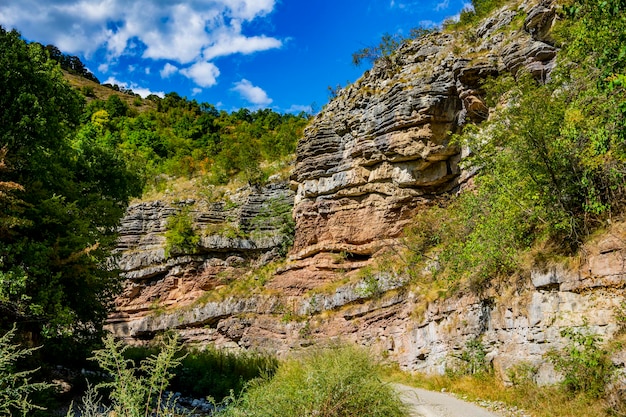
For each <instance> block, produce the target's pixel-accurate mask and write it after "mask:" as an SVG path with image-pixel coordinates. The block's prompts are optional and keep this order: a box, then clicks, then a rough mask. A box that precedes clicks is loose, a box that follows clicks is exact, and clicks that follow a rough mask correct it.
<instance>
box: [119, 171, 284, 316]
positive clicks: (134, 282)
mask: <svg viewBox="0 0 626 417" xmlns="http://www.w3.org/2000/svg"><path fill="white" fill-rule="evenodd" d="M293 197H294V196H293V192H291V191H290V190H289V188H288V186H287V184H286V183H274V184H269V185H268V186H266V187H263V188H255V187H245V188H242V189H240V190H237V192H235V193H233V194H231V195H227V196H224V197H223V198H222V200H221V201H217V202H206V201H197V202H196V201H195V200H191V199H190V200H183V201H178V202H175V203H166V202H164V201H149V202H142V203H138V204H134V205H132V206H130V207H129V208H128V210H127V213H126V216H125V217H124V218H123V220H122V222H121V225H120V229H119V233H120V237H119V244H118V249H117V251H118V253H117V257H116V261H117V264H118V267H119V269H120V270H121V275H122V277H123V278H124V279H125V289H124V292H123V294H122V295H121V296H120V297H118V298H117V300H116V310H115V313H114V314H112V315H111V316H110V318H109V323H110V325H113V326H114V325H115V323H125V322H127V321H129V320H132V319H133V318H137V317H141V318H143V317H145V316H146V315H149V314H151V313H153V312H154V311H157V310H162V309H164V308H167V307H169V306H176V307H182V306H185V305H187V304H190V303H193V302H195V301H196V300H197V299H198V298H199V297H201V296H202V295H203V294H205V293H206V292H207V291H211V290H213V289H215V288H216V287H217V286H220V285H223V284H225V280H228V279H230V277H233V276H237V275H242V274H244V273H245V272H246V271H249V270H250V269H251V268H252V267H255V266H259V265H262V264H265V263H267V262H269V261H270V260H272V259H274V258H276V257H278V256H280V255H281V253H280V252H281V249H282V247H283V246H284V245H286V243H287V242H286V240H287V239H291V237H290V236H289V234H288V233H287V234H286V233H285V231H284V229H285V224H284V219H285V215H286V216H287V218H289V216H290V212H291V207H292V205H293ZM183 212H184V213H185V215H186V216H189V217H190V219H191V221H192V223H193V230H194V233H195V235H196V236H197V240H198V244H197V245H195V246H194V247H193V248H186V249H187V250H181V249H177V248H175V247H173V248H171V250H169V251H168V250H167V246H168V245H167V239H166V231H167V229H168V222H169V221H170V219H171V218H172V217H173V216H176V215H179V214H180V213H183ZM189 249H192V250H189ZM167 252H170V253H169V254H168V253H167Z"/></svg>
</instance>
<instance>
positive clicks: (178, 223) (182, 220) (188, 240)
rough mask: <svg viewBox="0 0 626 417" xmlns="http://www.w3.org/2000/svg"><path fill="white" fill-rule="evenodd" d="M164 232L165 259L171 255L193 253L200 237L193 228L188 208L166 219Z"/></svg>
mask: <svg viewBox="0 0 626 417" xmlns="http://www.w3.org/2000/svg"><path fill="white" fill-rule="evenodd" d="M166 229H167V230H166V232H165V257H166V258H169V257H170V256H171V255H172V253H194V252H195V251H196V249H197V245H198V242H200V236H198V234H197V233H196V231H195V229H194V228H193V219H192V217H191V214H190V213H189V209H188V208H184V209H182V210H181V211H180V212H178V213H177V214H175V215H174V216H172V217H170V218H169V219H167V224H166Z"/></svg>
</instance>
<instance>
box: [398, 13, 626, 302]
mask: <svg viewBox="0 0 626 417" xmlns="http://www.w3.org/2000/svg"><path fill="white" fill-rule="evenodd" d="M592 3H593V4H592ZM618 3H619V2H608V3H606V4H605V5H603V6H602V7H599V8H598V7H595V6H594V5H595V3H594V2H587V1H573V2H571V5H570V6H568V7H569V8H568V9H567V7H566V9H567V10H570V12H569V13H570V15H568V16H569V17H568V18H567V19H566V20H565V21H564V22H563V24H562V25H561V26H560V27H559V28H558V30H557V32H558V34H559V38H560V39H561V42H562V43H563V45H562V51H561V54H560V58H559V59H560V62H559V65H558V66H557V68H556V69H555V70H554V71H553V72H552V74H551V80H550V82H548V83H544V81H545V80H535V79H533V77H531V76H530V75H529V74H524V73H519V74H517V78H513V77H512V76H507V75H504V76H501V77H500V78H498V79H493V80H489V81H488V82H486V83H485V84H484V86H483V88H484V90H485V91H486V99H487V103H488V104H489V106H490V107H491V108H492V109H493V108H495V109H496V111H494V112H492V114H491V116H490V118H489V120H488V121H486V122H483V124H482V125H481V126H480V127H478V126H475V125H467V126H465V128H464V130H463V132H462V133H460V134H458V135H456V136H455V137H454V138H453V140H455V141H456V142H457V143H458V144H459V145H460V146H463V147H466V148H467V149H469V150H470V151H471V155H470V157H469V158H467V159H466V160H465V161H464V163H465V164H467V166H466V168H468V169H477V170H478V172H477V175H476V176H475V178H474V186H473V189H472V190H471V191H468V192H465V193H463V194H462V195H461V196H460V197H459V198H457V199H454V200H452V201H451V202H449V203H446V204H444V203H442V206H441V207H440V206H435V207H431V208H428V209H426V210H424V211H423V212H421V213H419V214H418V216H417V217H416V219H415V222H414V224H413V226H411V227H410V228H409V229H408V230H407V232H406V238H405V243H406V247H407V248H408V249H409V252H411V253H412V255H411V256H410V257H409V259H407V262H408V265H409V266H413V265H417V264H419V263H420V262H423V261H424V260H425V259H427V258H428V257H430V258H433V259H436V261H437V262H436V263H434V265H436V268H435V269H434V277H435V279H440V280H446V281H448V282H449V283H450V284H451V287H452V288H455V287H456V288H458V287H460V286H466V287H469V288H471V289H473V290H475V291H480V290H482V289H484V288H486V287H487V286H488V285H489V283H490V282H491V281H492V280H493V279H496V278H498V277H504V276H510V275H511V274H512V273H514V272H515V271H516V270H519V268H520V267H521V266H522V261H521V259H523V258H524V254H525V253H526V252H528V251H529V249H531V248H532V247H533V245H534V244H536V243H537V242H547V243H548V244H549V245H550V246H551V247H553V248H555V251H558V252H560V253H573V252H575V251H576V250H577V249H578V248H579V247H580V245H581V244H582V243H583V242H584V241H585V239H586V238H587V237H588V236H589V235H590V234H591V233H592V232H593V231H594V230H597V229H598V228H599V227H602V226H603V225H604V224H605V222H606V221H607V220H608V219H610V218H611V217H613V216H615V215H619V213H620V212H621V210H622V208H623V207H624V203H625V201H626V200H625V196H626V194H625V191H626V189H625V187H624V184H625V183H626V181H625V179H626V129H625V127H626V90H625V89H624V87H623V86H622V85H621V84H619V82H616V80H617V79H619V78H620V76H621V75H623V71H624V68H625V67H626V53H625V56H624V57H622V56H621V46H620V45H618V44H617V43H615V42H613V41H608V38H609V37H615V36H617V37H618V38H619V36H626V30H624V29H623V26H624V25H623V24H622V23H621V22H622V21H623V18H624V17H623V14H622V13H615V10H616V9H615V7H618ZM603 4H604V3H603ZM619 4H621V3H619ZM494 5H495V3H485V5H484V7H485V9H479V8H477V9H476V10H477V11H479V10H487V9H489V8H490V7H495V6H494ZM475 6H476V7H477V6H478V5H476V4H475ZM487 6H488V7H487ZM477 13H478V12H477ZM481 13H483V12H481ZM485 13H486V12H485ZM566 17H567V16H566ZM609 28H619V29H615V30H617V31H618V32H619V33H621V34H622V35H619V34H617V35H616V33H614V32H612V31H611V30H612V29H609Z"/></svg>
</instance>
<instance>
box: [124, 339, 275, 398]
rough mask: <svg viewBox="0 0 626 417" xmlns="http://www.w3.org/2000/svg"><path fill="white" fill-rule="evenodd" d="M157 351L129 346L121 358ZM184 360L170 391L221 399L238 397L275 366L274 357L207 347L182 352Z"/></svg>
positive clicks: (273, 370) (197, 396)
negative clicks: (233, 395) (234, 395)
mask: <svg viewBox="0 0 626 417" xmlns="http://www.w3.org/2000/svg"><path fill="white" fill-rule="evenodd" d="M160 350H161V349H160V348H148V349H147V348H136V347H130V348H128V349H127V350H125V352H124V357H125V358H127V359H131V360H133V361H134V362H139V361H142V360H144V359H145V358H146V357H148V356H150V355H157V354H158V353H159V352H160ZM181 353H183V354H184V357H183V358H182V360H181V363H180V366H179V367H178V368H177V371H176V375H175V376H174V377H173V378H172V379H171V386H170V389H171V390H172V391H176V392H181V393H183V394H184V395H188V396H192V397H194V398H205V397H207V396H210V397H212V398H215V399H218V400H220V401H221V400H222V399H224V398H226V397H228V396H229V395H231V393H233V392H234V393H235V394H239V393H240V392H241V391H242V390H243V388H244V386H245V384H246V383H247V382H248V381H250V380H252V379H254V378H258V377H260V376H261V375H273V374H274V372H275V371H276V368H277V366H278V361H277V359H276V358H275V357H273V356H270V355H267V354H262V353H256V352H247V351H246V352H230V351H224V350H218V349H215V348H213V347H211V346H208V347H207V348H205V349H203V350H197V349H183V350H182V351H181Z"/></svg>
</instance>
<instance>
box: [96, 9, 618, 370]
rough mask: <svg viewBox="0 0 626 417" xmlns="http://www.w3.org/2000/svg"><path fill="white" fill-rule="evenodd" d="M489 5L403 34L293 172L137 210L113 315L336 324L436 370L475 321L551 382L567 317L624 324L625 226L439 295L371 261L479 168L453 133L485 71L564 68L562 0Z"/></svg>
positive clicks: (258, 343)
mask: <svg viewBox="0 0 626 417" xmlns="http://www.w3.org/2000/svg"><path fill="white" fill-rule="evenodd" d="M493 16H494V17H492V18H490V19H487V20H486V21H484V22H483V23H482V24H481V25H479V26H478V28H477V29H475V30H473V31H471V32H466V33H464V34H452V33H433V34H429V35H428V36H426V37H423V38H420V39H417V40H415V41H412V42H407V43H405V44H404V45H402V47H401V48H400V49H399V50H398V51H397V52H396V53H395V54H393V55H392V56H390V57H387V58H383V59H380V60H379V61H378V62H377V63H376V64H375V65H374V67H373V68H372V69H371V70H369V71H367V72H366V73H365V74H364V75H363V76H362V77H361V78H360V79H359V80H357V81H356V82H355V83H354V84H352V85H349V86H347V87H346V88H344V89H343V90H341V91H340V92H339V93H338V95H337V97H336V98H334V99H333V100H332V101H331V102H330V103H329V104H328V105H327V106H326V107H325V109H324V110H323V111H322V112H320V114H319V115H317V116H316V117H315V119H314V120H313V121H312V122H311V123H310V124H309V126H308V127H307V129H306V130H305V134H304V137H303V138H302V139H301V140H300V142H299V145H298V149H297V157H296V161H295V166H294V169H293V172H292V174H291V181H290V183H289V184H287V183H285V182H281V181H278V180H277V181H275V182H273V183H270V184H269V185H267V186H266V187H264V188H254V187H252V188H250V187H248V188H244V189H241V190H238V191H237V192H235V193H233V194H231V195H227V196H223V198H222V199H221V201H219V202H216V201H214V202H207V201H182V202H178V203H176V204H173V203H165V202H161V201H155V202H148V203H141V204H137V205H134V206H132V207H130V208H129V211H128V213H127V216H126V218H125V219H124V220H123V222H122V226H121V238H120V245H119V255H120V262H119V265H120V267H121V269H122V271H123V276H124V277H125V278H126V281H125V282H126V289H125V292H124V294H123V295H122V296H121V297H119V298H118V300H117V308H116V312H115V313H114V314H113V315H112V316H111V317H110V320H109V324H108V326H109V329H110V330H112V331H113V332H114V333H115V334H116V335H117V336H118V337H120V338H124V339H126V340H129V341H134V342H138V341H142V340H149V339H151V338H152V337H153V336H154V335H155V334H156V333H158V332H160V331H163V330H166V329H175V330H176V331H177V332H178V333H180V334H181V336H182V337H183V339H184V340H187V341H189V342H195V343H200V344H207V343H211V344H215V345H217V346H219V347H226V348H235V349H241V348H253V349H265V350H270V351H273V352H277V353H279V354H285V353H287V352H289V351H290V350H292V349H295V348H300V347H306V346H311V345H316V344H319V343H325V342H327V341H329V340H335V339H342V340H349V341H354V342H357V343H360V344H364V345H368V346H373V347H374V348H375V349H377V350H379V351H380V352H381V353H384V355H385V356H389V357H390V358H391V359H392V360H395V361H397V362H398V363H399V364H400V365H401V367H403V368H405V369H410V370H422V371H430V372H433V371H435V372H441V371H443V369H445V367H446V366H447V365H449V362H450V361H452V360H453V356H454V354H456V353H458V352H460V351H461V350H462V349H464V348H465V346H466V343H467V342H468V341H469V340H472V339H474V338H476V337H477V336H481V337H482V343H483V345H484V347H485V349H486V351H487V352H488V356H489V357H490V358H491V359H493V363H494V365H495V367H496V369H498V370H499V371H501V372H502V374H503V375H505V372H504V371H505V370H506V369H507V368H509V367H510V366H512V365H513V364H514V363H517V362H519V361H522V360H523V361H528V362H531V363H534V364H536V365H537V366H538V367H539V369H540V372H539V373H538V378H539V379H540V380H546V381H548V380H551V379H552V378H553V377H554V375H553V373H552V371H551V369H550V367H549V366H548V365H547V364H546V363H545V360H544V358H543V355H544V354H545V353H546V352H547V351H548V350H549V349H551V348H559V347H561V346H562V345H563V343H564V341H563V339H562V338H561V336H560V330H561V329H563V328H564V327H568V326H582V325H583V324H585V322H586V323H587V325H588V326H589V327H590V329H591V330H592V331H594V332H596V333H598V334H600V335H604V336H611V335H613V334H615V333H616V332H617V331H618V330H619V323H618V322H617V320H616V318H615V314H616V313H615V311H616V309H618V308H619V307H620V306H621V305H622V303H623V302H624V300H625V297H624V287H625V285H626V268H625V255H626V244H625V243H624V237H625V236H626V228H625V227H624V226H623V225H620V224H616V225H614V226H613V228H612V229H611V232H610V233H607V234H605V235H603V236H602V237H600V238H598V239H596V240H595V241H592V242H590V243H589V244H588V245H587V247H586V248H585V250H584V251H583V253H585V254H586V256H584V257H582V258H581V260H580V261H579V263H578V264H577V265H575V266H572V265H569V266H554V267H550V268H548V269H547V270H536V271H534V272H533V273H532V274H530V276H526V277H517V278H516V279H515V282H511V285H510V286H507V287H506V288H491V289H489V290H487V291H485V293H483V294H480V295H478V294H474V293H469V292H467V293H464V292H461V293H459V294H457V295H455V296H454V297H453V298H451V299H447V300H434V301H428V299H427V297H426V296H425V295H424V294H423V292H420V291H417V290H416V289H415V288H412V287H411V285H410V278H409V277H408V276H404V275H403V274H399V273H395V272H391V271H393V269H390V270H389V272H380V269H374V268H372V266H373V265H375V264H376V262H379V261H380V260H381V259H384V257H385V254H388V253H390V252H394V250H396V249H395V248H397V247H398V246H399V245H400V244H401V234H402V230H403V228H404V227H405V226H406V225H407V224H408V223H409V222H410V221H411V219H412V218H413V217H414V215H415V214H416V213H417V212H418V211H419V210H420V208H421V207H424V206H426V205H429V204H433V203H436V201H437V200H438V199H439V198H441V197H443V196H446V195H450V194H454V193H457V192H459V191H460V190H461V189H462V188H463V186H464V184H466V183H467V182H468V181H471V177H472V174H473V172H472V171H471V169H470V170H463V169H462V168H461V164H460V162H461V160H462V158H463V157H464V156H465V153H466V152H467V150H463V149H460V148H458V147H457V146H455V145H453V144H451V143H450V138H451V135H452V134H453V133H454V132H457V131H458V130H459V128H460V127H461V126H463V125H464V124H465V123H467V122H468V121H474V122H480V121H482V120H485V119H486V118H487V117H488V116H489V109H488V108H487V106H486V104H485V103H484V101H483V99H482V94H481V89H480V85H481V82H482V81H484V80H485V79H486V78H487V77H489V76H495V75H498V74H502V73H504V72H510V73H512V74H517V73H518V72H519V71H520V70H527V71H529V72H530V73H532V74H533V75H534V76H535V77H536V78H538V79H547V78H548V77H549V75H550V72H551V70H552V69H553V68H554V66H555V63H556V56H557V53H558V49H557V48H556V47H555V46H554V45H553V42H552V41H551V37H550V28H551V26H552V24H553V22H554V20H555V19H556V13H555V5H554V4H553V2H552V1H541V2H537V1H525V2H520V3H519V4H516V5H513V6H511V5H509V6H507V7H506V8H503V9H502V10H499V11H498V12H497V13H496V14H494V15H493ZM291 205H293V220H295V238H294V241H293V246H292V248H291V250H290V252H289V254H288V256H287V259H286V260H284V261H280V259H282V257H281V255H282V254H281V248H284V247H285V244H286V243H288V239H289V235H290V232H291V226H290V219H287V218H285V217H284V216H283V217H280V216H279V214H280V215H284V213H285V210H284V207H286V206H287V207H289V209H291ZM184 207H186V209H184ZM276 207H282V208H279V209H277V208H276ZM277 210H278V211H279V212H280V213H278V212H277ZM182 211H185V212H186V213H187V214H188V215H190V216H191V217H192V218H193V220H194V222H195V229H196V231H197V233H198V235H199V236H200V240H199V244H198V245H197V247H194V250H193V251H191V252H192V253H185V251H184V250H183V251H179V252H178V253H176V252H175V253H171V254H170V256H166V253H165V237H164V233H165V230H166V228H167V223H168V218H171V217H172V216H173V215H175V214H176V213H180V212H182ZM272 218H279V221H273V220H271V219H272ZM512 281H513V279H512ZM435 298H436V297H435ZM621 360H622V361H624V358H622V359H621Z"/></svg>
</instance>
